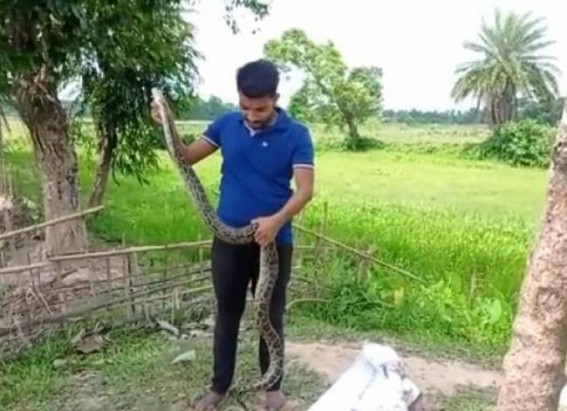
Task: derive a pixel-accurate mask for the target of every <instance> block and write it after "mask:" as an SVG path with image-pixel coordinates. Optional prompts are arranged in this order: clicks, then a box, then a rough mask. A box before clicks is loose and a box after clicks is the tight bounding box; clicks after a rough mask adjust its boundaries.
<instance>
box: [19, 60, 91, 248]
mask: <svg viewBox="0 0 567 411" xmlns="http://www.w3.org/2000/svg"><path fill="white" fill-rule="evenodd" d="M48 76H49V75H48V74H46V70H44V71H42V72H40V73H33V75H29V76H26V77H25V78H24V77H23V78H21V79H19V82H18V83H17V84H16V85H15V86H14V89H13V96H14V100H15V105H16V108H17V110H18V112H19V114H20V116H21V118H22V120H23V121H24V123H25V124H26V126H27V128H28V130H29V133H30V137H31V141H32V144H33V148H34V153H35V159H36V164H37V166H38V169H39V171H40V175H41V188H42V197H43V212H44V218H45V219H46V220H51V219H54V218H58V217H63V216H66V215H69V214H72V213H76V212H78V211H79V207H80V202H79V183H78V162H77V155H76V153H75V148H74V146H73V142H72V141H71V138H70V135H69V128H68V122H67V118H66V114H65V111H64V110H63V108H62V105H61V102H60V101H59V99H58V98H57V92H56V84H55V82H54V81H52V80H50V79H49V77H48ZM45 235H46V246H47V253H48V254H49V255H55V254H65V253H73V252H83V251H86V247H87V231H86V226H85V223H84V221H82V220H81V219H79V220H74V221H68V222H65V223H60V224H57V225H54V226H51V227H48V228H46V232H45Z"/></svg>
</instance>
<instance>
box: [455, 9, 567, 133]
mask: <svg viewBox="0 0 567 411" xmlns="http://www.w3.org/2000/svg"><path fill="white" fill-rule="evenodd" d="M542 23H543V20H542V19H541V18H533V17H532V15H531V13H526V14H522V15H518V14H515V13H508V14H505V15H503V14H502V13H501V12H500V11H499V10H496V12H495V15H494V21H493V23H492V25H489V24H487V23H486V22H484V21H483V22H482V26H481V30H480V33H479V39H478V42H465V44H464V47H465V48H466V49H468V50H470V51H472V52H474V53H478V54H480V56H479V59H478V60H476V61H472V62H468V63H465V64H463V65H461V66H459V67H458V68H457V71H456V72H457V74H458V75H459V76H460V77H459V78H458V80H457V82H456V83H455V86H454V88H453V91H452V95H453V98H454V99H455V100H457V101H460V100H463V99H465V98H468V97H475V98H476V99H478V101H479V103H480V102H484V104H485V106H486V107H487V109H488V111H489V115H490V119H491V120H492V123H493V124H495V125H498V124H501V123H504V122H507V121H510V120H512V119H514V118H515V115H516V110H517V98H518V96H523V97H528V98H535V99H537V100H538V101H548V102H549V101H552V100H553V99H554V98H556V97H557V93H558V85H557V80H556V75H557V74H558V73H559V72H560V71H559V69H558V68H557V67H556V66H555V65H554V64H553V61H554V58H552V57H550V56H546V55H542V54H539V53H540V52H541V50H543V49H544V48H546V47H548V46H549V45H551V44H553V43H554V41H550V40H546V39H545V36H546V28H545V26H542Z"/></svg>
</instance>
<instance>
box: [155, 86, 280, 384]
mask: <svg viewBox="0 0 567 411" xmlns="http://www.w3.org/2000/svg"><path fill="white" fill-rule="evenodd" d="M152 94H153V98H154V101H155V102H156V103H157V104H158V106H159V109H160V115H161V119H162V124H163V130H164V135H165V142H166V145H167V148H168V152H169V154H170V156H171V157H172V159H173V160H174V161H175V162H176V164H177V166H178V169H179V171H180V172H181V175H182V177H183V179H184V182H185V186H186V187H187V189H188V191H189V192H190V193H191V196H192V197H193V200H194V201H195V203H196V204H197V208H198V209H199V211H200V213H201V216H202V218H203V219H204V220H205V223H206V225H207V226H208V227H209V229H210V230H211V231H212V232H213V233H214V234H215V235H216V236H217V237H218V238H220V239H222V240H223V241H226V242H228V243H232V244H246V243H251V242H253V241H254V231H255V226H254V225H252V224H250V225H247V226H245V227H242V228H233V227H229V226H227V225H226V224H224V223H223V222H222V221H220V219H219V218H218V216H217V213H216V212H215V210H214V208H213V207H212V206H211V204H210V202H209V200H208V198H207V195H206V193H205V190H204V188H203V185H202V184H201V182H200V180H199V178H198V176H197V174H196V173H195V171H194V170H193V168H192V167H191V166H190V165H188V164H186V163H185V162H184V161H182V159H181V153H179V152H177V151H176V149H175V145H174V144H173V140H172V132H171V128H172V127H174V124H172V121H171V118H169V116H168V114H167V113H166V111H165V109H164V105H163V103H164V101H165V100H164V98H163V95H162V93H161V91H160V90H158V89H156V88H154V89H152ZM277 278H278V254H277V250H276V245H275V243H274V242H272V243H270V244H269V245H267V246H265V247H262V248H261V249H260V273H259V279H258V284H257V287H256V292H255V298H254V311H255V317H256V325H257V327H258V330H259V332H260V335H261V337H262V338H263V339H264V341H265V342H266V345H267V347H268V352H269V355H270V366H269V368H268V370H267V371H266V373H265V374H264V375H263V376H262V378H261V379H260V381H258V382H257V383H255V384H252V385H251V386H250V387H248V388H246V389H241V390H238V392H244V391H248V390H266V389H268V388H269V387H270V386H272V385H273V384H274V383H275V382H276V381H277V380H278V379H279V378H280V376H281V375H282V373H283V360H284V352H283V343H282V340H281V338H280V336H279V335H278V334H277V333H276V331H275V329H274V327H273V326H272V324H271V322H270V315H269V312H270V310H269V307H270V300H271V296H272V291H273V289H274V285H275V284H276V280H277Z"/></svg>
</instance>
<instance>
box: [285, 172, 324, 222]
mask: <svg viewBox="0 0 567 411" xmlns="http://www.w3.org/2000/svg"><path fill="white" fill-rule="evenodd" d="M294 180H295V186H296V190H295V192H294V193H293V195H292V196H291V198H290V199H289V200H288V201H287V203H286V204H285V205H284V206H283V207H282V208H281V209H280V211H278V212H277V213H276V216H277V218H278V220H279V221H280V222H281V224H282V225H283V224H284V223H285V222H286V221H289V220H291V219H292V218H293V217H295V216H296V215H297V214H299V212H300V211H301V210H303V208H304V207H305V206H306V205H307V204H308V203H309V202H310V201H311V199H312V198H313V187H314V185H315V184H314V182H315V172H314V169H313V167H307V166H305V167H303V166H298V167H295V169H294Z"/></svg>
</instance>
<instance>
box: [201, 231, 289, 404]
mask: <svg viewBox="0 0 567 411" xmlns="http://www.w3.org/2000/svg"><path fill="white" fill-rule="evenodd" d="M211 251H212V277H213V287H214V291H215V297H216V300H217V316H216V321H215V329H214V344H213V355H214V365H213V373H214V375H213V378H212V389H213V390H214V391H215V392H217V393H219V394H224V393H226V391H227V390H228V388H229V387H230V385H231V383H232V379H233V376H234V370H235V365H236V349H237V339H238V331H239V328H240V320H241V318H242V314H243V313H244V308H245V303H246V293H247V291H248V289H249V287H250V286H251V291H252V293H254V290H255V289H256V284H257V281H258V275H259V268H260V247H259V246H258V245H257V244H256V243H252V244H238V245H235V244H228V243H226V242H224V241H222V240H220V239H218V238H214V239H213V244H212V250H211ZM292 254H293V246H292V245H286V246H279V247H278V259H279V276H278V280H277V282H276V285H275V288H274V290H273V294H272V299H271V305H270V319H271V321H272V324H273V326H274V328H275V329H276V331H277V333H278V334H279V335H280V336H281V338H282V340H283V316H284V311H285V306H286V293H287V285H288V283H289V278H290V274H291V263H292V261H291V260H292ZM259 360H260V370H261V372H262V374H263V373H264V372H266V370H267V369H268V366H269V354H268V348H267V346H266V344H265V342H264V341H263V339H261V338H260V342H259ZM280 386H281V379H280V380H279V381H278V382H277V383H276V384H275V385H274V386H272V387H271V388H270V391H272V390H279V389H280Z"/></svg>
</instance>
